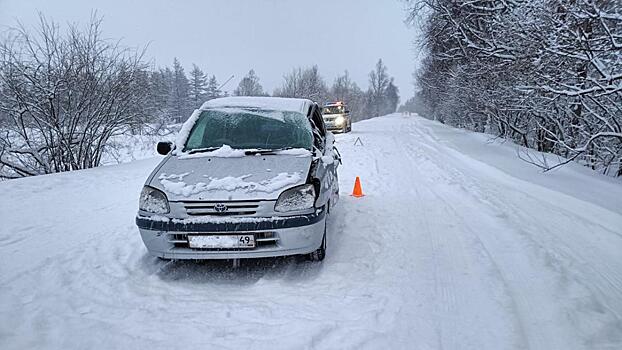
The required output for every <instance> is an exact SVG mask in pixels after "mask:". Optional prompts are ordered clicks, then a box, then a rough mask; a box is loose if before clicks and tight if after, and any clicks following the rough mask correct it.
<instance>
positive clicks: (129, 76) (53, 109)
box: [0, 17, 149, 178]
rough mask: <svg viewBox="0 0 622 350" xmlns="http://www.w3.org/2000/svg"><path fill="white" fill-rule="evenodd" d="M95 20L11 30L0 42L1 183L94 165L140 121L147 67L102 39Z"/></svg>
mask: <svg viewBox="0 0 622 350" xmlns="http://www.w3.org/2000/svg"><path fill="white" fill-rule="evenodd" d="M100 25H101V20H100V19H99V18H96V17H93V18H92V19H91V22H90V23H89V25H88V26H87V27H85V28H79V27H77V26H74V25H70V26H69V28H68V30H67V31H66V32H64V33H62V32H61V31H60V29H59V26H58V25H56V24H55V23H53V22H50V21H48V20H46V19H45V18H43V17H41V18H40V23H39V26H38V27H37V29H35V30H34V31H31V30H29V29H26V28H24V27H18V28H17V29H12V30H10V31H9V32H8V33H6V36H5V37H4V40H3V41H2V42H1V43H0V94H1V97H0V114H1V115H3V116H4V117H5V118H6V123H5V124H6V125H5V126H3V128H2V130H0V133H1V134H2V135H0V177H2V178H15V177H23V176H31V175H38V174H47V173H54V172H61V171H69V170H74V169H84V168H91V167H95V166H98V165H99V163H100V161H101V159H102V156H103V153H104V151H105V148H106V145H107V143H108V140H109V139H110V138H111V137H112V136H114V135H117V134H120V133H123V132H125V131H127V130H128V129H130V128H131V127H132V126H134V125H139V124H142V123H144V121H145V119H146V117H147V113H146V111H147V109H146V108H145V101H147V100H148V90H149V89H148V80H149V79H148V77H149V74H148V72H147V71H146V69H147V65H146V64H145V63H144V62H143V61H142V57H141V54H140V53H138V52H135V51H133V50H130V49H125V48H123V47H120V46H119V45H118V43H116V42H113V41H108V40H106V39H104V38H103V36H102V34H101V30H100Z"/></svg>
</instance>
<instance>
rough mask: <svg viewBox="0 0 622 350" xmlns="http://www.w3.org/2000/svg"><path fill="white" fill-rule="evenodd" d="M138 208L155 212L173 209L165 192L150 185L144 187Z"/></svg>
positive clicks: (164, 212)
mask: <svg viewBox="0 0 622 350" xmlns="http://www.w3.org/2000/svg"><path fill="white" fill-rule="evenodd" d="M138 208H139V209H140V210H143V211H146V212H149V213H154V214H166V213H168V212H169V211H170V210H171V209H170V208H169V206H168V199H167V198H166V195H165V194H164V192H162V191H160V190H157V189H155V188H153V187H149V186H145V187H143V190H142V192H140V200H139V202H138Z"/></svg>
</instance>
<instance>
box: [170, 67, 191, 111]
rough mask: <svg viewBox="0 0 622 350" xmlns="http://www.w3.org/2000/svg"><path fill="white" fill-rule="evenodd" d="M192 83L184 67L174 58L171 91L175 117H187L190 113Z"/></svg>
mask: <svg viewBox="0 0 622 350" xmlns="http://www.w3.org/2000/svg"><path fill="white" fill-rule="evenodd" d="M189 104H190V83H189V82H188V78H187V77H186V73H185V72H184V68H183V67H182V66H181V63H179V60H177V58H175V59H174V60H173V84H172V91H171V109H172V113H173V116H174V117H186V116H188V115H189V114H190V109H189V108H188V107H189Z"/></svg>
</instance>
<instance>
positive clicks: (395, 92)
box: [382, 78, 400, 114]
mask: <svg viewBox="0 0 622 350" xmlns="http://www.w3.org/2000/svg"><path fill="white" fill-rule="evenodd" d="M399 103H400V95H399V89H398V88H397V86H395V84H393V78H391V80H390V81H389V85H387V89H386V90H385V104H384V107H385V110H384V111H383V113H382V114H389V113H394V112H395V111H396V110H397V105H398V104H399Z"/></svg>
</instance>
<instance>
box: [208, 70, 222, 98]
mask: <svg viewBox="0 0 622 350" xmlns="http://www.w3.org/2000/svg"><path fill="white" fill-rule="evenodd" d="M219 87H220V85H219V84H218V80H216V76H215V75H212V76H211V77H210V78H209V81H208V82H207V89H206V92H205V99H206V100H213V99H215V98H218V97H221V96H223V94H222V91H220V90H219V89H218V88H219Z"/></svg>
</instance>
